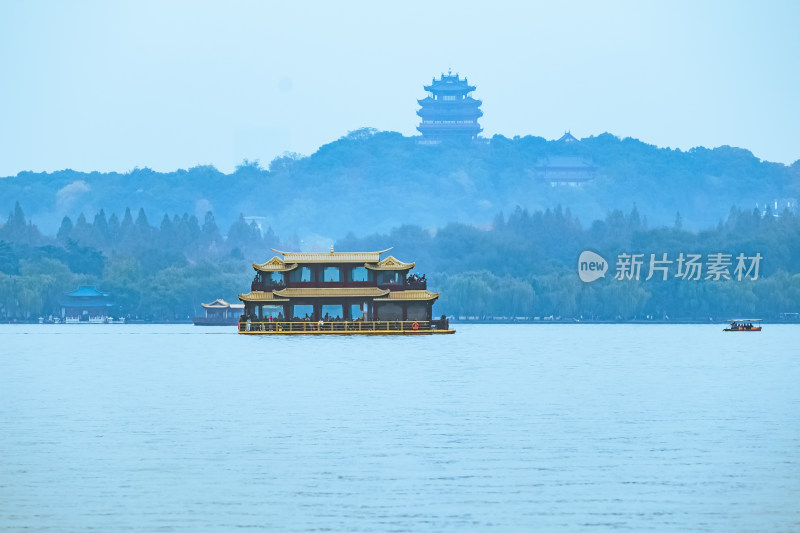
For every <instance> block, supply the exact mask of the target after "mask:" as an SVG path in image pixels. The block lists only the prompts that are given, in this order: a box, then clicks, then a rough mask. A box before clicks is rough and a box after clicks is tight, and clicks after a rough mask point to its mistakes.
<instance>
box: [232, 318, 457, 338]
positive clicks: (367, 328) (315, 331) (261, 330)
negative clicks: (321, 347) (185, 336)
mask: <svg viewBox="0 0 800 533" xmlns="http://www.w3.org/2000/svg"><path fill="white" fill-rule="evenodd" d="M455 332H456V330H454V329H449V328H448V324H447V323H446V321H442V320H430V321H428V320H376V321H361V320H355V321H352V322H345V321H337V322H322V323H319V322H307V321H291V322H286V321H283V322H275V321H273V322H269V321H249V322H239V333H240V334H243V335H442V334H452V333H455Z"/></svg>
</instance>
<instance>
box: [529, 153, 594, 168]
mask: <svg viewBox="0 0 800 533" xmlns="http://www.w3.org/2000/svg"><path fill="white" fill-rule="evenodd" d="M536 166H537V167H538V168H547V169H553V170H555V169H559V168H581V169H586V170H591V169H594V168H595V166H594V164H593V163H592V161H591V159H587V158H585V157H580V156H577V155H551V156H548V157H543V158H541V159H539V160H538V161H537V162H536Z"/></svg>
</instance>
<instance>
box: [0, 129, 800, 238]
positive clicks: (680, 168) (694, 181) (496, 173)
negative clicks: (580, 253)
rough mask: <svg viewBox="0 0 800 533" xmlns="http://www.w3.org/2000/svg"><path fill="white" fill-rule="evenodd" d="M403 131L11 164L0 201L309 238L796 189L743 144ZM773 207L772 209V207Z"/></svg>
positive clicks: (693, 219)
mask: <svg viewBox="0 0 800 533" xmlns="http://www.w3.org/2000/svg"><path fill="white" fill-rule="evenodd" d="M417 140H418V138H415V137H403V136H402V135H400V134H399V133H393V132H377V131H375V130H370V129H362V130H358V131H355V132H351V133H350V134H349V135H347V136H345V137H343V138H341V139H339V140H337V141H335V142H332V143H330V144H327V145H324V146H322V147H321V148H320V149H319V150H318V151H317V152H316V153H314V154H313V155H311V156H308V157H300V156H285V157H280V158H277V159H275V160H274V161H272V162H271V163H270V164H269V168H268V169H264V168H261V167H260V166H259V165H258V164H256V163H248V162H244V163H243V164H242V165H241V166H240V167H238V168H237V170H236V171H235V172H234V173H232V174H228V175H226V174H222V173H221V172H219V171H217V170H216V169H215V168H214V167H208V166H200V167H194V168H191V169H189V170H177V171H175V172H170V173H159V172H154V171H152V170H150V169H146V168H145V169H135V170H133V171H131V172H128V173H125V174H119V173H98V172H92V173H84V172H75V171H72V170H63V171H59V172H53V173H32V172H20V173H19V174H18V175H17V176H15V177H8V178H2V179H0V210H5V211H0V212H6V213H7V212H9V211H11V210H13V207H14V203H15V202H17V201H19V203H20V204H21V205H22V206H23V207H24V209H25V211H26V213H28V214H29V215H30V217H31V219H32V220H33V221H34V222H35V223H37V224H38V225H39V227H40V228H41V229H42V231H44V232H45V233H50V234H53V233H55V231H56V230H57V229H58V227H59V224H60V222H61V219H62V217H63V216H65V215H69V216H70V217H73V218H77V216H78V215H79V214H80V213H81V212H83V213H85V214H86V216H91V215H92V214H94V213H97V212H99V210H100V209H104V210H105V212H106V213H109V214H110V213H118V214H120V215H121V214H122V213H124V211H125V209H126V207H130V208H131V209H132V210H134V211H135V210H138V209H139V208H143V209H144V210H145V211H146V213H147V215H148V216H149V217H150V218H151V219H153V220H158V219H160V218H161V217H162V216H163V214H164V213H176V212H177V213H182V212H188V213H189V214H194V215H196V216H197V217H198V218H200V219H201V220H202V217H203V216H204V215H205V213H206V212H207V211H209V210H211V211H213V212H214V214H215V216H216V217H217V221H218V222H219V223H220V226H222V227H227V226H228V225H230V224H231V223H233V222H234V221H235V220H236V219H237V218H238V216H239V214H240V213H243V214H244V215H245V217H248V220H249V217H258V218H256V221H257V222H258V223H260V224H261V225H262V227H263V228H264V229H266V228H267V227H268V226H269V227H272V228H273V230H274V231H275V232H276V233H277V234H279V235H286V236H287V237H288V236H291V235H297V236H299V237H300V238H301V239H305V240H306V241H307V242H309V241H314V239H315V236H316V238H317V240H326V239H327V240H330V241H333V240H335V238H337V237H340V236H342V235H344V234H346V233H347V232H350V231H352V232H354V233H356V234H367V233H373V232H375V231H388V230H389V229H391V228H392V227H396V226H398V225H400V224H403V223H410V224H415V225H418V226H421V227H425V228H435V227H438V226H442V225H444V224H446V223H448V222H462V223H468V224H472V225H476V226H488V225H489V224H491V222H492V220H493V219H494V217H495V216H496V215H497V214H498V213H500V212H503V213H506V214H508V213H510V212H512V211H513V210H514V209H515V208H516V206H522V207H524V208H527V209H530V210H536V209H545V208H548V207H555V206H557V205H559V204H560V205H563V206H568V207H570V209H571V211H572V213H573V214H574V215H575V216H576V217H578V218H579V219H580V220H581V221H582V222H584V223H586V224H588V223H589V222H590V221H592V220H595V219H601V218H603V217H604V216H605V215H606V214H607V213H608V212H610V211H611V210H613V209H622V210H624V211H626V212H627V211H629V210H630V209H631V207H632V206H633V205H634V204H635V205H636V206H637V207H638V208H639V210H640V211H641V212H644V213H647V215H648V217H650V220H649V221H648V222H649V223H650V224H653V225H671V224H672V223H673V221H674V219H675V215H676V212H677V211H680V213H681V216H682V219H683V224H684V227H687V228H702V227H707V226H710V225H712V224H715V223H717V222H718V221H719V220H720V219H724V218H725V217H726V216H727V214H728V212H729V210H730V208H731V206H732V205H737V206H740V207H742V208H745V209H752V208H753V207H755V205H756V203H758V204H761V205H763V204H764V203H765V202H770V201H774V200H777V199H783V198H800V161H797V162H795V163H794V164H793V165H791V166H786V165H783V164H779V163H770V162H765V161H761V160H759V159H758V158H756V157H755V156H753V154H752V153H750V152H749V151H747V150H744V149H740V148H732V147H728V146H723V147H719V148H715V149H706V148H694V149H692V150H689V151H686V152H684V151H680V150H671V149H669V148H658V147H655V146H652V145H648V144H645V143H642V142H640V141H638V140H636V139H630V138H627V139H620V138H618V137H615V136H613V135H611V134H608V133H604V134H602V135H599V136H597V137H589V138H586V139H582V140H581V142H580V143H571V145H569V146H568V145H566V144H564V143H559V142H557V141H547V140H545V139H543V138H541V137H531V136H528V137H522V138H514V139H508V138H505V137H502V136H495V137H493V138H492V139H488V140H486V141H484V142H475V143H468V144H458V145H439V146H429V145H420V144H418V143H417ZM562 155H579V156H581V157H583V158H590V159H591V160H592V161H593V162H594V165H595V166H596V167H597V178H596V179H595V180H593V181H591V182H589V183H587V184H585V185H583V186H582V187H580V188H573V187H552V186H551V185H550V184H549V183H548V182H546V181H544V180H542V179H541V177H540V176H539V175H538V174H537V172H536V170H535V169H536V167H537V165H538V162H539V161H540V160H541V159H542V158H545V157H550V156H562ZM780 210H781V209H779V211H780Z"/></svg>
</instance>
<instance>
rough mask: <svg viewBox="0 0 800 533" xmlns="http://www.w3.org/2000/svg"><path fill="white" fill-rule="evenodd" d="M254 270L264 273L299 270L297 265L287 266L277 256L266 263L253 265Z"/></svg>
mask: <svg viewBox="0 0 800 533" xmlns="http://www.w3.org/2000/svg"><path fill="white" fill-rule="evenodd" d="M253 268H254V269H256V270H260V271H262V272H288V271H289V270H294V269H295V268H297V263H292V264H287V263H286V262H285V261H283V260H282V259H281V258H279V257H277V256H275V257H273V258H272V259H270V260H269V261H267V262H266V263H262V264H260V265H259V264H257V263H253Z"/></svg>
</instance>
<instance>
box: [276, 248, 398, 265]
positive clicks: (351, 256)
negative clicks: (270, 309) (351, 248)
mask: <svg viewBox="0 0 800 533" xmlns="http://www.w3.org/2000/svg"><path fill="white" fill-rule="evenodd" d="M271 250H272V251H273V252H275V253H278V254H281V255H282V256H283V260H284V262H286V263H298V264H303V263H377V262H379V261H380V260H381V254H383V253H386V252H388V251H389V250H391V248H387V249H386V250H381V251H379V252H334V251H333V247H331V251H330V252H281V251H280V250H276V249H274V248H271ZM268 262H269V261H268Z"/></svg>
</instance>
